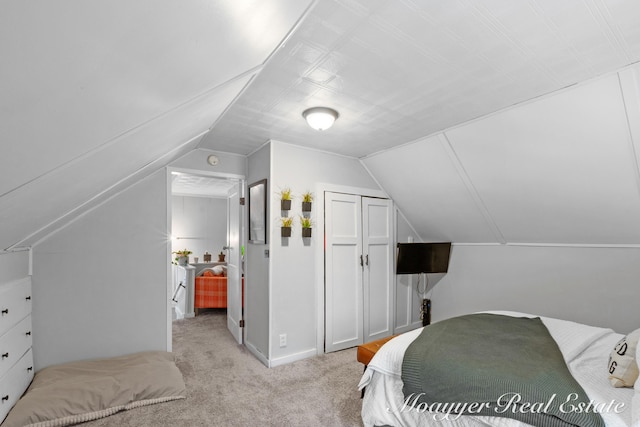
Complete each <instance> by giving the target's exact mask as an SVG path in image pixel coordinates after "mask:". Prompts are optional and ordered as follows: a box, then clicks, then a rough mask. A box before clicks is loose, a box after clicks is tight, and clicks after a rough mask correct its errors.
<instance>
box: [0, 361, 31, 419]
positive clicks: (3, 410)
mask: <svg viewBox="0 0 640 427" xmlns="http://www.w3.org/2000/svg"><path fill="white" fill-rule="evenodd" d="M32 379H33V355H32V353H31V350H29V351H28V352H27V353H26V354H25V355H24V356H22V358H21V359H20V360H19V361H18V362H17V363H16V364H15V365H13V368H11V369H10V370H9V372H7V373H6V374H5V375H4V376H3V377H0V423H1V422H2V421H3V420H4V419H5V417H6V416H7V414H8V413H9V411H10V410H11V408H13V405H15V404H16V402H17V401H18V399H20V397H22V395H23V394H24V392H25V391H26V390H27V388H28V387H29V384H31V380H32Z"/></svg>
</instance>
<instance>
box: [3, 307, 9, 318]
mask: <svg viewBox="0 0 640 427" xmlns="http://www.w3.org/2000/svg"><path fill="white" fill-rule="evenodd" d="M5 314H9V309H8V308H5V309H4V310H2V315H3V316H4V315H5Z"/></svg>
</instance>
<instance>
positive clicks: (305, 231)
mask: <svg viewBox="0 0 640 427" xmlns="http://www.w3.org/2000/svg"><path fill="white" fill-rule="evenodd" d="M311 230H312V229H311V228H303V229H302V237H311Z"/></svg>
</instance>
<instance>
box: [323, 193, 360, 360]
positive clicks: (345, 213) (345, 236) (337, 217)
mask: <svg viewBox="0 0 640 427" xmlns="http://www.w3.org/2000/svg"><path fill="white" fill-rule="evenodd" d="M360 199H361V198H360V196H354V195H351V194H339V193H325V235H326V237H325V238H326V243H325V244H326V249H325V351H326V352H332V351H338V350H343V349H345V348H349V347H354V346H356V345H359V344H362V343H363V333H364V329H363V319H364V316H363V293H362V287H363V286H362V272H363V269H362V266H361V264H360V263H361V256H362V204H361V200H360Z"/></svg>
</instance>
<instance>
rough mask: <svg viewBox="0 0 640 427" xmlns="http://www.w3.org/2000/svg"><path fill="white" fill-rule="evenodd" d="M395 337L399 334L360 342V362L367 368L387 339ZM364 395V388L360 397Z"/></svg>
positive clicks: (358, 357) (358, 356)
mask: <svg viewBox="0 0 640 427" xmlns="http://www.w3.org/2000/svg"><path fill="white" fill-rule="evenodd" d="M395 337H397V335H391V336H390V337H386V338H380V339H379V340H375V341H371V342H367V343H364V344H360V345H359V346H358V355H357V359H358V362H360V363H362V364H364V369H365V370H366V369H367V365H368V364H369V362H371V359H373V356H375V354H376V353H377V352H378V350H380V348H381V347H382V346H383V345H384V344H385V343H386V342H387V341H389V340H390V339H391V338H395ZM363 397H364V388H363V389H362V394H361V395H360V398H363Z"/></svg>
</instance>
